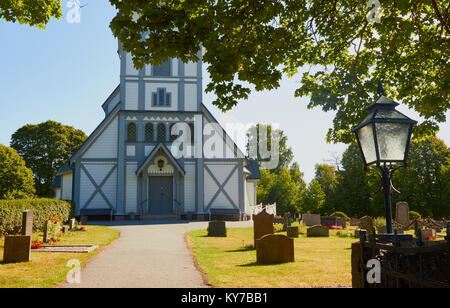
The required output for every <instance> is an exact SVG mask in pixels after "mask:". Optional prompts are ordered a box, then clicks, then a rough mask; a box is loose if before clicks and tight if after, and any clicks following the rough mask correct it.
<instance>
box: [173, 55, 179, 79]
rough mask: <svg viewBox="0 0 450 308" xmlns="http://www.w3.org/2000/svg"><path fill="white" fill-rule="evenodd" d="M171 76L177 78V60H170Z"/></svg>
mask: <svg viewBox="0 0 450 308" xmlns="http://www.w3.org/2000/svg"><path fill="white" fill-rule="evenodd" d="M172 76H178V59H177V58H174V59H172Z"/></svg>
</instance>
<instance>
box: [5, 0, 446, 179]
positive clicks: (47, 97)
mask: <svg viewBox="0 0 450 308" xmlns="http://www.w3.org/2000/svg"><path fill="white" fill-rule="evenodd" d="M62 3H63V6H64V8H63V18H62V19H60V20H52V21H51V22H50V23H49V25H48V26H47V29H46V30H45V31H43V30H39V29H35V28H30V27H29V26H26V25H19V24H13V23H6V22H4V21H0V54H1V57H0V107H1V109H0V110H1V112H0V143H1V144H5V145H9V142H10V137H11V134H13V133H14V132H15V131H16V130H17V129H18V128H19V127H21V126H22V125H24V124H27V123H33V124H34V123H39V122H43V121H46V120H49V119H50V120H55V121H58V122H61V123H63V124H66V125H71V126H74V127H76V128H79V129H82V130H83V131H84V132H86V134H90V133H91V132H92V131H93V130H94V129H95V127H96V126H97V125H98V124H99V123H100V121H101V120H102V119H103V117H104V113H103V110H102V109H101V104H102V103H103V102H104V100H105V99H106V98H107V97H108V96H109V94H110V93H111V91H112V90H114V88H115V87H116V86H117V85H118V83H119V57H118V56H117V40H116V39H115V38H114V37H113V35H112V32H111V30H110V29H109V22H110V20H111V19H112V18H113V17H114V16H115V14H116V11H115V9H114V8H113V7H112V6H111V5H110V3H109V1H108V0H102V1H99V0H96V1H88V0H84V1H81V3H82V4H85V3H87V4H88V5H87V6H86V7H84V8H83V9H82V12H81V23H79V24H75V23H74V24H70V23H68V21H67V19H66V14H67V13H68V10H69V9H68V8H66V4H67V0H63V1H62ZM203 75H204V76H205V78H204V84H206V83H207V81H208V77H207V73H206V70H205V67H204V68H203ZM299 85H300V84H299V78H295V77H294V78H291V79H288V78H285V79H283V81H282V82H281V86H280V88H279V89H277V90H273V91H263V92H254V93H253V94H252V95H251V96H250V98H249V99H248V100H246V101H242V102H241V103H240V104H239V105H238V106H237V107H235V108H234V109H232V110H231V111H229V112H227V113H226V114H223V113H222V112H220V111H219V110H218V109H217V108H215V107H214V106H213V105H212V104H211V102H212V101H213V100H214V95H212V94H205V95H204V97H203V102H204V104H205V105H206V106H207V107H208V108H209V109H210V110H211V112H212V113H213V114H214V115H215V116H216V118H217V119H219V121H221V122H222V123H224V122H228V121H240V122H242V123H244V124H247V123H252V122H253V123H255V122H262V123H278V124H279V127H280V129H282V130H283V131H284V132H285V133H286V135H287V136H288V142H289V145H290V146H291V147H292V149H293V151H294V155H295V157H294V159H295V160H296V161H298V162H299V164H300V167H301V169H302V171H303V172H304V173H305V180H307V181H310V180H311V179H312V178H313V177H314V165H315V164H316V163H323V162H326V160H328V159H331V157H332V156H331V153H333V152H334V153H338V154H341V153H342V152H343V150H345V148H346V145H343V144H327V143H326V142H325V135H326V132H327V130H328V128H329V127H331V125H332V121H333V116H334V114H333V113H325V112H322V111H321V110H319V109H317V110H308V109H307V108H306V105H307V102H308V99H307V98H303V99H299V98H295V97H294V91H295V89H296V88H298V87H299ZM368 103H369V102H368ZM398 109H399V110H400V111H402V112H404V113H406V114H407V115H409V116H410V117H413V118H415V119H419V117H418V116H417V114H416V113H415V112H412V111H410V110H407V109H406V108H405V107H402V106H400V107H399V108H398ZM447 117H450V112H447ZM438 137H439V138H441V139H443V140H444V141H445V142H446V143H447V145H449V144H450V125H449V123H448V122H447V123H445V124H443V125H442V126H441V131H440V133H439V134H438Z"/></svg>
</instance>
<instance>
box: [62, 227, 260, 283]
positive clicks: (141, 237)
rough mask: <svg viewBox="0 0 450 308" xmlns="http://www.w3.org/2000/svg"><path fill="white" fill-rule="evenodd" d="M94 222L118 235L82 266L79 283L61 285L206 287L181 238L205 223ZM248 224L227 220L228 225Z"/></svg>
mask: <svg viewBox="0 0 450 308" xmlns="http://www.w3.org/2000/svg"><path fill="white" fill-rule="evenodd" d="M93 224H94V223H93ZM95 224H100V225H106V226H111V227H112V228H115V229H117V230H119V231H120V237H119V238H118V239H117V240H116V241H115V242H114V243H113V244H112V245H111V246H109V247H108V248H106V249H105V250H103V251H102V252H101V253H99V254H98V255H97V256H96V257H94V258H93V259H92V260H91V261H89V262H88V264H87V265H86V266H85V267H84V268H83V269H82V271H81V283H80V284H69V283H63V284H62V285H61V287H66V288H77V287H78V288H115V287H118V288H119V287H120V288H126V287H130V288H131V287H134V288H140V287H143V288H186V287H190V288H201V287H207V285H206V284H205V283H204V281H203V278H202V275H201V273H200V272H199V271H198V270H197V268H196V267H195V265H194V259H193V256H192V254H191V253H190V251H189V249H188V248H187V247H186V243H185V240H184V235H185V233H186V232H188V231H191V230H198V229H206V227H207V224H208V223H207V222H190V223H188V222H183V221H180V220H177V221H136V222H134V221H123V222H120V221H118V222H113V223H101V222H99V223H95ZM251 224H252V223H251V222H227V227H241V226H250V225H251Z"/></svg>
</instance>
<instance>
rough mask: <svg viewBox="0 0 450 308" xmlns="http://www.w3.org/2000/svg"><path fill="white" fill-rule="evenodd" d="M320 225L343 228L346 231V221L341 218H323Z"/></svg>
mask: <svg viewBox="0 0 450 308" xmlns="http://www.w3.org/2000/svg"><path fill="white" fill-rule="evenodd" d="M320 224H321V225H322V226H341V227H342V229H345V227H346V220H345V218H344V217H340V216H321V217H320Z"/></svg>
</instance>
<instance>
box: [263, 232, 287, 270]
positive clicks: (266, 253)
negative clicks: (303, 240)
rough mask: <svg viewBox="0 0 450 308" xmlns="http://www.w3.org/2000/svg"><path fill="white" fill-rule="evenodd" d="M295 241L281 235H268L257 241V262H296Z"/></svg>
mask: <svg viewBox="0 0 450 308" xmlns="http://www.w3.org/2000/svg"><path fill="white" fill-rule="evenodd" d="M294 261H295V258H294V240H293V239H291V238H288V237H287V236H286V235H281V234H268V235H264V236H263V237H262V238H260V239H258V240H256V262H258V263H285V262H294Z"/></svg>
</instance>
